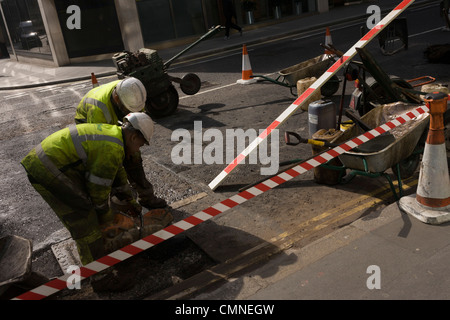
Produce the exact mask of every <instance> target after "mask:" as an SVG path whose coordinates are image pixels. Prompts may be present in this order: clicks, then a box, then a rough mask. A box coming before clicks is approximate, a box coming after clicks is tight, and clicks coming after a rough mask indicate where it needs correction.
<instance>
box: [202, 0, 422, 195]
mask: <svg viewBox="0 0 450 320" xmlns="http://www.w3.org/2000/svg"><path fill="white" fill-rule="evenodd" d="M413 2H414V0H404V1H402V2H401V3H400V4H399V5H398V6H397V7H396V8H394V10H392V11H391V12H390V13H389V14H388V15H387V16H386V17H384V18H383V19H382V20H381V21H380V22H379V23H378V24H377V25H376V26H375V27H373V28H372V29H371V30H370V31H369V32H368V33H367V34H366V35H365V36H364V37H362V38H361V39H360V40H359V41H358V42H356V43H355V45H354V46H353V47H351V48H350V49H349V50H348V51H347V52H346V53H344V55H343V56H342V57H341V58H340V59H339V60H338V61H336V62H335V63H334V64H333V65H332V66H331V67H330V68H329V69H328V70H327V71H325V73H324V74H323V75H322V76H321V77H320V78H319V79H317V80H316V81H315V82H314V83H313V84H312V85H311V86H310V87H309V88H308V89H307V90H306V91H305V92H304V93H303V94H302V95H300V97H298V98H297V100H295V101H294V102H293V103H292V104H291V105H290V106H289V107H288V108H287V109H286V110H285V111H284V112H283V113H282V114H281V115H280V116H278V118H277V119H275V121H273V122H272V123H271V124H270V125H269V126H268V127H267V128H266V129H265V130H264V131H263V132H262V133H261V134H260V135H259V136H258V137H257V138H256V139H255V140H253V142H252V143H250V144H249V145H248V147H247V148H245V149H244V150H243V151H242V152H241V153H240V154H239V155H238V156H237V157H236V158H235V159H234V160H233V161H232V162H231V163H230V164H228V166H227V167H226V168H225V169H224V170H223V171H222V172H221V173H220V174H219V175H218V176H217V177H216V178H214V180H213V181H211V182H210V183H209V185H208V186H209V187H210V188H211V189H212V190H215V189H216V188H217V186H218V185H219V184H220V183H221V182H222V181H223V180H224V179H225V177H226V176H227V175H228V174H229V173H230V172H231V171H233V170H234V169H235V168H236V166H237V165H238V164H239V163H241V161H242V160H244V159H245V158H246V157H247V156H248V155H249V154H250V153H251V152H252V151H253V150H255V148H256V147H257V146H258V145H259V144H260V143H261V142H262V141H263V140H264V139H266V138H267V137H268V136H269V135H270V134H271V133H272V131H273V130H274V129H276V128H277V127H278V126H280V125H281V124H282V123H283V122H284V121H286V120H287V119H288V118H289V117H290V116H291V115H292V114H293V113H294V112H295V111H297V109H298V108H299V107H301V106H302V105H303V104H304V103H305V101H306V100H307V98H309V97H310V96H311V95H312V94H313V93H314V91H316V90H317V89H319V88H321V87H322V86H323V85H324V84H325V83H326V82H327V81H328V80H329V79H330V78H331V77H332V76H333V75H334V74H336V72H337V71H338V70H339V69H341V68H342V66H343V65H344V64H345V63H346V62H347V61H350V60H351V59H352V58H353V57H354V56H355V55H356V53H357V51H356V48H362V47H364V46H365V45H366V44H367V43H369V42H370V41H371V40H372V39H373V38H375V36H376V35H377V34H378V33H379V32H380V31H381V30H383V29H384V28H385V27H386V26H387V25H388V24H389V23H390V22H392V21H393V20H394V19H395V18H396V17H397V16H398V15H399V14H400V13H402V12H403V11H404V10H405V9H406V8H407V7H409V5H411V4H412V3H413Z"/></svg>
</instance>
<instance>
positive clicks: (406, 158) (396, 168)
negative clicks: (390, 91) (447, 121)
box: [325, 102, 429, 199]
mask: <svg viewBox="0 0 450 320" xmlns="http://www.w3.org/2000/svg"><path fill="white" fill-rule="evenodd" d="M417 107H418V105H417V104H411V103H404V102H395V103H391V104H386V105H382V106H379V107H376V108H374V109H372V110H371V111H369V112H368V113H367V114H365V115H364V116H362V117H361V119H360V121H361V122H363V123H364V124H365V125H366V126H368V127H370V128H376V127H378V126H380V125H382V124H384V123H386V122H389V121H391V120H393V119H395V118H396V117H398V116H399V115H401V114H404V113H407V112H409V111H412V110H414V109H416V108H417ZM428 125H429V114H422V115H420V116H418V117H416V118H415V119H413V120H410V121H408V122H406V123H404V124H402V125H400V126H398V127H395V128H393V129H392V130H390V131H389V132H387V133H384V134H382V135H380V136H378V137H376V138H374V139H372V140H369V141H368V142H366V143H364V144H362V145H360V146H359V147H358V148H357V149H354V150H351V151H347V152H345V153H343V154H341V155H340V156H339V157H338V158H339V160H340V161H341V163H342V165H343V167H341V168H340V169H341V170H342V169H344V170H346V169H350V173H349V174H348V175H347V176H346V177H344V178H343V179H344V180H343V182H349V181H350V180H351V179H353V177H355V176H356V175H362V176H366V177H379V176H383V177H385V178H386V179H387V180H388V182H389V184H390V187H391V190H392V192H393V194H394V196H395V197H396V198H397V199H399V198H400V197H401V196H402V179H406V178H409V177H411V176H412V175H413V174H414V172H415V171H416V169H417V167H418V165H419V163H420V154H422V153H423V149H424V145H425V140H426V137H427V132H428ZM363 131H365V130H363V129H361V128H360V127H359V126H358V125H357V124H355V125H353V126H352V127H351V128H349V129H348V130H346V131H345V132H344V133H343V134H344V135H346V138H348V139H350V138H352V137H355V136H357V135H359V134H361V133H363ZM325 167H326V164H325ZM337 169H338V170H339V168H337ZM388 169H391V170H392V172H393V173H394V175H395V176H396V178H397V181H398V189H399V193H398V194H397V192H396V190H395V188H394V185H393V183H392V181H391V178H390V176H389V174H388V173H386V171H387V170H388Z"/></svg>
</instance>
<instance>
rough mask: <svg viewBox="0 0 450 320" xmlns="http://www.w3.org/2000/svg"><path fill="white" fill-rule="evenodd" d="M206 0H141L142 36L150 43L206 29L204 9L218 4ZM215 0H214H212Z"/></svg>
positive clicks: (201, 31) (198, 32) (193, 33)
mask: <svg viewBox="0 0 450 320" xmlns="http://www.w3.org/2000/svg"><path fill="white" fill-rule="evenodd" d="M204 2H205V1H202V0H138V1H137V2H136V5H137V9H138V14H139V21H140V24H141V30H142V36H143V38H144V43H145V44H146V45H148V44H151V43H156V42H161V41H165V40H173V39H177V38H183V37H187V36H193V35H199V34H203V33H205V32H206V19H205V17H204V9H205V10H207V12H214V10H215V9H214V6H211V4H209V5H208V6H206V5H204V4H205V3H204ZM210 2H211V1H210ZM212 2H214V1H212Z"/></svg>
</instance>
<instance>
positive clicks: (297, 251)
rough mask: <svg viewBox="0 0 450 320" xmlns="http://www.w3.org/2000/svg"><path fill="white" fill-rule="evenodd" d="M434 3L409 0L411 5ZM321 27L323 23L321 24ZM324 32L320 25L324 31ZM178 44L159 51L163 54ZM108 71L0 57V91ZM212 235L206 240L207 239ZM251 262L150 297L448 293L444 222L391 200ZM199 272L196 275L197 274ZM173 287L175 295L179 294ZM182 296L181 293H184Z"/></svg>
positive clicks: (251, 36) (251, 35) (342, 14)
mask: <svg viewBox="0 0 450 320" xmlns="http://www.w3.org/2000/svg"><path fill="white" fill-rule="evenodd" d="M397 2H400V1H391V0H389V1H388V0H383V1H368V2H364V3H361V4H355V5H350V6H345V7H340V8H336V9H333V10H332V11H330V12H328V13H323V14H320V15H310V16H305V17H303V18H302V19H297V20H290V21H286V22H283V23H279V24H275V25H268V26H266V27H264V28H259V29H253V30H249V31H246V30H245V28H244V33H243V36H242V37H241V36H240V35H239V34H232V36H231V37H230V39H229V40H224V39H223V36H217V37H215V38H212V39H209V40H207V41H204V42H202V43H201V44H199V45H198V46H197V47H196V48H195V49H193V50H192V51H190V52H189V53H188V54H186V55H185V56H184V57H183V59H189V58H192V57H196V56H202V55H207V54H212V53H216V52H220V51H224V50H228V49H230V48H239V47H242V45H243V44H247V45H249V44H252V43H258V42H261V41H267V40H270V39H276V38H278V37H281V36H283V35H288V34H292V33H296V32H301V31H307V30H317V29H322V28H323V29H324V28H325V27H327V26H332V25H335V24H338V23H342V22H346V21H352V20H355V19H358V18H361V16H362V15H364V14H365V11H366V8H367V6H368V5H369V4H377V5H379V6H380V7H381V8H382V10H383V12H386V11H390V10H391V9H392V8H393V7H394V6H395V5H396V4H397ZM436 2H438V1H416V3H415V4H414V5H419V4H424V3H436ZM324 30H325V29H324ZM324 36H325V31H324ZM183 48H184V46H180V47H174V48H170V49H163V50H159V54H160V56H161V57H162V58H163V60H166V59H168V58H170V57H171V56H173V55H175V54H176V53H177V52H179V51H181V50H182V49H183ZM91 72H94V73H95V74H96V76H97V77H103V76H109V75H113V74H115V67H114V65H113V63H112V61H109V60H108V61H99V62H92V63H85V64H77V65H71V66H64V67H59V68H49V67H42V66H37V65H30V64H24V63H18V62H16V61H13V60H11V59H2V60H0V89H1V90H13V89H17V90H18V89H21V88H29V87H35V86H41V85H50V84H57V83H61V82H71V81H77V80H85V79H90V75H91ZM213 240H214V239H211V241H213ZM284 253H285V254H283V255H274V256H273V257H272V259H269V260H267V261H266V262H265V263H263V264H261V265H260V266H259V267H258V268H253V269H252V270H251V271H249V272H244V273H242V274H239V275H233V277H229V278H226V279H223V282H222V283H221V285H220V286H219V287H217V288H214V289H210V290H208V292H202V293H200V294H193V293H192V291H190V292H189V293H188V292H187V291H183V288H182V287H180V290H179V291H178V293H175V292H166V293H163V294H162V295H157V296H155V297H150V298H151V299H154V298H161V299H179V298H189V299H198V300H215V299H217V300H247V299H250V300H259V299H263V300H297V299H356V300H358V299H376V300H383V299H425V300H428V299H431V300H434V299H450V276H449V275H448V271H449V268H448V266H449V263H450V223H448V222H447V223H443V224H440V225H430V224H425V223H423V222H421V221H418V220H417V219H416V218H414V217H412V216H411V215H409V214H407V213H405V212H403V211H401V210H400V208H399V207H398V203H393V204H391V205H389V206H387V207H386V208H384V209H382V210H380V211H376V212H373V213H371V214H370V215H368V216H365V217H363V218H361V219H359V220H357V221H355V222H353V223H351V224H350V225H347V226H345V227H343V228H341V229H339V230H337V231H335V232H333V233H331V234H328V235H327V236H325V237H323V238H320V239H319V240H316V241H314V242H312V243H310V244H308V245H307V246H304V247H300V248H299V247H296V246H295V245H293V246H290V247H288V248H286V249H285V250H284ZM202 275H203V276H204V275H205V274H200V275H199V277H198V279H199V278H201V277H202ZM180 292H181V294H180ZM183 292H184V293H185V294H184V293H183Z"/></svg>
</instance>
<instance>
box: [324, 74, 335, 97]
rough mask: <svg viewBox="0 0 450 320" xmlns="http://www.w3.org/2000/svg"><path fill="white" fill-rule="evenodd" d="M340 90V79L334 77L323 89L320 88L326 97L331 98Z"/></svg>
mask: <svg viewBox="0 0 450 320" xmlns="http://www.w3.org/2000/svg"><path fill="white" fill-rule="evenodd" d="M338 90H339V78H338V77H337V76H336V75H334V76H332V77H331V79H330V80H328V81H327V82H326V83H325V84H324V85H323V86H322V88H320V92H321V94H322V95H323V96H325V97H331V96H332V95H333V94H335V93H336V92H337V91H338Z"/></svg>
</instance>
